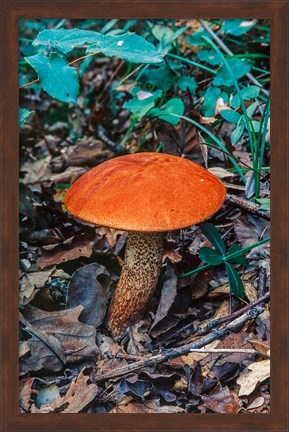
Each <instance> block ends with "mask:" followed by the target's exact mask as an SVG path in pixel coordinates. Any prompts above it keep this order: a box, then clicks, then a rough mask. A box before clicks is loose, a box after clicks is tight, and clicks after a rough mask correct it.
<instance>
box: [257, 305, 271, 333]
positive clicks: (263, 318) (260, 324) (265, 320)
mask: <svg viewBox="0 0 289 432" xmlns="http://www.w3.org/2000/svg"><path fill="white" fill-rule="evenodd" d="M256 324H257V334H258V337H259V338H260V339H263V338H266V339H267V340H270V310H269V305H268V304H266V305H265V310H264V312H262V313H261V315H259V316H258V317H257V318H256Z"/></svg>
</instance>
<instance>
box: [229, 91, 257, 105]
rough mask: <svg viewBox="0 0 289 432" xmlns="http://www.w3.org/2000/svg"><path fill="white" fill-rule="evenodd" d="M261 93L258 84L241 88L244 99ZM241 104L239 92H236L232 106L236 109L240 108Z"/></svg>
mask: <svg viewBox="0 0 289 432" xmlns="http://www.w3.org/2000/svg"><path fill="white" fill-rule="evenodd" d="M259 93H260V88H259V87H257V86H249V87H245V88H243V89H242V90H240V94H241V96H242V99H243V100H251V99H255V98H256V97H258V95H259ZM240 106H241V102H240V98H239V96H238V94H235V95H234V96H233V98H232V101H231V107H232V108H234V109H238V108H240Z"/></svg>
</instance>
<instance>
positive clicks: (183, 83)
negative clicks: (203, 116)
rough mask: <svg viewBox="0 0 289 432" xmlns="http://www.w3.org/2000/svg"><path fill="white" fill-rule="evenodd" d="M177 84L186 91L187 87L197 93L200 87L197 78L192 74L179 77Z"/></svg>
mask: <svg viewBox="0 0 289 432" xmlns="http://www.w3.org/2000/svg"><path fill="white" fill-rule="evenodd" d="M176 85H177V87H179V88H180V89H181V90H182V91H184V92H185V91H187V89H189V91H190V92H191V93H192V94H195V92H196V88H197V87H198V84H197V81H196V80H195V78H194V77H191V76H181V77H179V78H178V79H177V82H176Z"/></svg>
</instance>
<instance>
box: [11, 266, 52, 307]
mask: <svg viewBox="0 0 289 432" xmlns="http://www.w3.org/2000/svg"><path fill="white" fill-rule="evenodd" d="M54 270H55V267H54V268H52V269H49V270H47V271H39V272H33V273H25V274H24V275H23V277H22V278H21V279H20V291H19V304H20V305H21V306H23V305H27V304H28V303H29V302H30V301H31V300H32V299H33V298H34V296H35V294H36V290H35V288H43V287H44V285H45V283H46V282H47V280H48V279H49V277H50V276H51V275H52V273H53V272H54Z"/></svg>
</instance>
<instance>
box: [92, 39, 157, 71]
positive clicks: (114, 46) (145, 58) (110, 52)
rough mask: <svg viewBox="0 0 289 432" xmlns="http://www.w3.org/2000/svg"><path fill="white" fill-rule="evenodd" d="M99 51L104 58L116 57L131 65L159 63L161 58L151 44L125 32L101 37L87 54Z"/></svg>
mask: <svg viewBox="0 0 289 432" xmlns="http://www.w3.org/2000/svg"><path fill="white" fill-rule="evenodd" d="M96 51H100V52H102V53H103V54H104V55H106V56H109V57H110V56H116V57H119V58H121V59H124V60H127V61H129V62H131V63H149V64H153V63H161V62H162V61H163V58H162V56H161V54H160V53H159V51H158V50H157V49H156V48H155V46H154V45H153V44H151V43H150V42H147V41H146V40H145V39H144V38H143V37H142V36H138V35H136V34H135V33H131V32H127V33H124V34H121V35H113V36H111V35H102V37H101V38H100V39H99V41H98V42H97V45H96V46H94V47H88V49H87V50H86V52H87V53H92V52H96Z"/></svg>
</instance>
